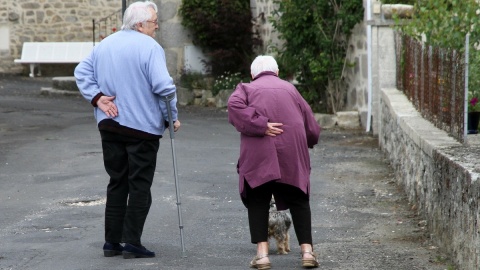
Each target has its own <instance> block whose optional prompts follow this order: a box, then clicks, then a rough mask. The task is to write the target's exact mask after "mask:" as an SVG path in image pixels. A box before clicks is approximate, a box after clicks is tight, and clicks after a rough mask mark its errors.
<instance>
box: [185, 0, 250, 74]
mask: <svg viewBox="0 0 480 270" xmlns="http://www.w3.org/2000/svg"><path fill="white" fill-rule="evenodd" d="M180 15H181V16H182V25H184V26H185V27H186V28H188V29H189V30H190V31H191V33H192V38H193V42H194V44H195V45H198V46H199V47H200V48H202V50H203V52H204V53H205V54H206V55H207V56H209V58H210V61H209V62H208V63H207V66H208V67H209V70H210V72H211V73H212V75H214V76H220V75H222V74H223V73H225V72H227V71H229V72H235V71H240V72H241V73H244V74H248V73H249V66H250V63H251V61H252V59H253V44H254V39H253V35H252V16H251V11H250V1H246V0H208V1H207V0H183V1H182V5H181V6H180ZM255 42H259V41H255Z"/></svg>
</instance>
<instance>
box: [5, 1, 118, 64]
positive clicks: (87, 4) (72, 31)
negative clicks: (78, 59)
mask: <svg viewBox="0 0 480 270" xmlns="http://www.w3.org/2000/svg"><path fill="white" fill-rule="evenodd" d="M120 8H121V1H118V0H17V1H12V0H0V29H1V30H0V33H1V34H2V35H1V36H0V40H1V42H0V43H1V44H3V45H4V46H2V47H0V73H17V72H21V71H22V70H23V67H22V66H21V65H18V64H14V63H13V60H14V59H16V58H20V55H21V50H22V45H23V43H24V42H57V41H90V40H92V39H93V38H92V28H93V27H92V20H93V19H99V18H103V17H105V16H107V15H109V14H111V13H113V12H115V11H117V10H119V9H120Z"/></svg>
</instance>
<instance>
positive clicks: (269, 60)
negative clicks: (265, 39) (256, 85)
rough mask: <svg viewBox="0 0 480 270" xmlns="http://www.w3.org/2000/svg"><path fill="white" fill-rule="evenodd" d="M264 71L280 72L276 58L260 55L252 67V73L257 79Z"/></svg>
mask: <svg viewBox="0 0 480 270" xmlns="http://www.w3.org/2000/svg"><path fill="white" fill-rule="evenodd" d="M264 71H272V72H275V73H276V72H278V64H277V61H275V58H273V56H270V55H259V56H257V57H256V58H255V60H253V62H252V65H251V66H250V73H251V74H252V76H253V77H254V78H255V77H256V76H257V75H258V74H260V73H262V72H264Z"/></svg>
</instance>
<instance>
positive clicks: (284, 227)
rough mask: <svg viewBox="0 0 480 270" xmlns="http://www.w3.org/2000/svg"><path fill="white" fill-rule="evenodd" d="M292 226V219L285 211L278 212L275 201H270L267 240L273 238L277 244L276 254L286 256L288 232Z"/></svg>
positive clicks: (288, 245)
mask: <svg viewBox="0 0 480 270" xmlns="http://www.w3.org/2000/svg"><path fill="white" fill-rule="evenodd" d="M291 224H292V218H291V217H290V214H289V213H287V211H278V210H277V206H276V204H275V200H274V199H273V196H272V200H271V201H270V210H269V214H268V238H275V240H276V242H277V254H288V252H289V251H290V241H289V240H290V235H289V233H288V230H289V229H290V225H291Z"/></svg>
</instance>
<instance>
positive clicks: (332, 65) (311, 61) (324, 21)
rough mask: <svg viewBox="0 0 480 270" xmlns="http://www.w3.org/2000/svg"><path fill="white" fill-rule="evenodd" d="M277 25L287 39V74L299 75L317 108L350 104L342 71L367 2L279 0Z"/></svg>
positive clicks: (282, 59) (282, 51) (283, 56)
mask: <svg viewBox="0 0 480 270" xmlns="http://www.w3.org/2000/svg"><path fill="white" fill-rule="evenodd" d="M275 2H276V3H277V4H278V5H279V8H278V10H277V11H276V14H275V16H274V17H273V18H271V19H272V20H273V25H274V27H275V28H276V29H277V30H278V32H279V33H280V38H281V39H283V40H284V41H285V46H284V47H283V48H279V52H278V53H279V57H278V59H277V60H278V62H279V66H280V72H281V77H295V78H296V79H297V80H298V81H299V82H300V84H301V85H300V86H299V91H300V92H301V93H302V95H303V97H304V98H305V99H306V100H307V101H308V103H309V104H310V105H311V106H312V109H313V110H314V111H317V112H329V113H330V112H333V113H335V112H336V111H337V110H340V109H342V107H343V106H344V101H345V96H346V94H345V93H346V87H344V85H342V72H343V70H344V67H346V66H349V65H348V63H345V58H346V53H347V40H348V38H349V36H350V33H351V30H352V29H353V27H354V26H355V25H356V24H357V23H359V22H361V21H362V20H363V13H364V12H363V4H362V1H352V0H276V1H275Z"/></svg>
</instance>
